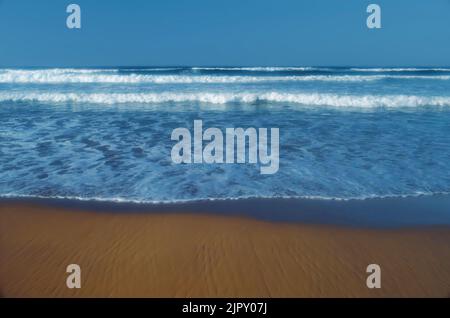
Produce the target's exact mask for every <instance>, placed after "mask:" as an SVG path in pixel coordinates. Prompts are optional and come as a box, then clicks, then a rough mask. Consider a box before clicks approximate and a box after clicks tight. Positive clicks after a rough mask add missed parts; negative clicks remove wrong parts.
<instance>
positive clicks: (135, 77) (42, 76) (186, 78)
mask: <svg viewBox="0 0 450 318" xmlns="http://www.w3.org/2000/svg"><path fill="white" fill-rule="evenodd" d="M386 78H393V79H432V80H450V75H435V76H433V75H430V76H418V75H415V76H414V75H408V76H406V75H405V76H402V75H306V76H242V75H236V76H228V75H227V76H223V75H155V74H146V75H141V74H120V73H119V72H117V71H116V70H79V69H49V70H2V71H0V83H23V84H32V83H36V84H64V83H94V84H95V83H111V84H114V83H117V84H140V83H151V84H195V83H199V84H201V83H205V84H209V83H210V84H214V83H217V84H226V83H259V82H299V81H322V82H367V81H377V80H382V79H386Z"/></svg>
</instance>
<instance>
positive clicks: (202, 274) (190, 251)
mask: <svg viewBox="0 0 450 318" xmlns="http://www.w3.org/2000/svg"><path fill="white" fill-rule="evenodd" d="M449 242H450V228H449V227H446V226H442V227H421V228H417V227H416V228H403V229H362V228H360V229H357V228H349V227H342V226H340V227H334V226H330V225H326V226H325V225H306V224H297V223H281V222H266V221H260V220H254V219H251V218H241V217H227V216H217V215H207V214H179V213H164V214H162V213H159V214H158V213H147V214H145V213H107V212H106V213H99V212H98V211H87V210H86V211H80V210H71V209H63V208H61V207H51V206H45V205H35V204H33V205H31V204H28V203H0V294H1V296H3V297H55V296H56V297H381V296H383V297H411V296H413V297H428V296H436V297H449V295H450V245H449ZM72 263H75V264H79V265H80V266H81V270H82V288H81V289H68V288H67V287H66V284H65V282H66V277H67V275H68V274H67V273H66V266H67V265H69V264H72ZM371 263H376V264H379V265H380V266H381V269H382V287H381V289H368V288H367V287H366V277H367V275H368V274H366V267H367V265H368V264H371Z"/></svg>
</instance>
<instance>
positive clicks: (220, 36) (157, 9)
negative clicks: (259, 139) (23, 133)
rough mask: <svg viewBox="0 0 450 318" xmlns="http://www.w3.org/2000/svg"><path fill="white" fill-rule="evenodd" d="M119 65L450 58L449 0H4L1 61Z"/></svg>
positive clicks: (435, 61) (409, 62) (0, 2)
mask: <svg viewBox="0 0 450 318" xmlns="http://www.w3.org/2000/svg"><path fill="white" fill-rule="evenodd" d="M70 3H76V4H79V5H80V6H81V10H82V29H81V30H69V29H68V28H67V27H66V18H67V15H68V14H67V13H66V7H67V5H69V4H70ZM370 3H377V4H379V5H380V6H381V8H382V29H380V30H369V29H368V28H367V26H366V18H367V16H368V14H367V13H366V7H367V5H369V4H370ZM118 65H124V66H125V65H128V66H130V65H133V66H138V65H142V66H163V65H198V66H205V65H223V66H226V65H237V66H254V65H258V66H266V65H278V66H286V65H292V66H304V65H305V66H308V65H311V66H320V65H327V66H346V65H354V66H450V0H429V1H424V0H369V1H364V0H304V1H302V0H271V1H268V0H184V1H182V0H127V1H124V0H108V1H107V0H70V1H64V0H53V1H52V0H0V66H2V67H13V66H118Z"/></svg>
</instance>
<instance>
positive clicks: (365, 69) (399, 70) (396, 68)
mask: <svg viewBox="0 0 450 318" xmlns="http://www.w3.org/2000/svg"><path fill="white" fill-rule="evenodd" d="M350 70H351V71H357V72H450V68H414V67H409V68H401V67H392V68H360V67H352V68H350Z"/></svg>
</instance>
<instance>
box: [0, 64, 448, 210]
mask: <svg viewBox="0 0 450 318" xmlns="http://www.w3.org/2000/svg"><path fill="white" fill-rule="evenodd" d="M197 119H201V120H202V121H203V126H204V127H205V128H207V127H217V128H220V129H223V130H225V129H226V128H229V127H242V128H246V127H256V128H258V127H265V128H270V127H276V128H279V132H280V149H279V153H280V163H279V170H278V172H277V173H275V174H272V175H262V174H260V172H259V169H257V168H255V165H252V164H178V165H177V164H174V163H173V162H172V159H171V156H170V154H171V149H172V147H173V145H174V143H175V142H174V141H172V140H171V133H172V130H173V129H175V128H178V127H186V128H189V129H192V127H193V123H194V120H197ZM0 123H1V125H0V197H36V198H69V199H80V200H100V201H114V202H116V201H120V202H137V203H154V202H165V203H169V202H180V201H181V202H191V201H199V200H221V199H222V200H225V199H242V198H269V199H272V198H290V199H294V198H311V199H318V200H322V199H323V200H326V199H336V200H349V199H361V200H362V199H367V198H386V197H389V198H396V197H409V196H421V195H437V194H448V193H450V68H350V67H339V68H335V67H158V68H156V67H153V68H152V67H117V68H96V69H95V68H89V69H67V68H64V69H63V68H59V69H58V68H48V69H31V68H29V69H0Z"/></svg>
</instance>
